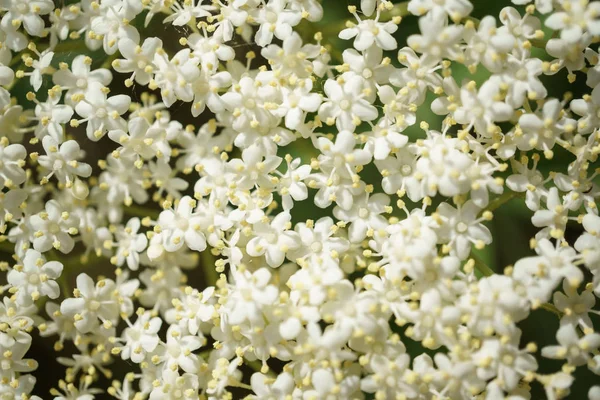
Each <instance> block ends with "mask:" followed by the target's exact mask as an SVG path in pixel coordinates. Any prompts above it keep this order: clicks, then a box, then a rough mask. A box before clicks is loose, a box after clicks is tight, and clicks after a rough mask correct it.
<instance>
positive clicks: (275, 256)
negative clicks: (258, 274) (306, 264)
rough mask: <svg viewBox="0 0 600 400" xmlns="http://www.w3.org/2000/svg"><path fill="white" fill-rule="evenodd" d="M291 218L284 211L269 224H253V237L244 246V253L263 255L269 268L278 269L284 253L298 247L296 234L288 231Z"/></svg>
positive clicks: (253, 255)
mask: <svg viewBox="0 0 600 400" xmlns="http://www.w3.org/2000/svg"><path fill="white" fill-rule="evenodd" d="M291 218H292V216H291V215H290V213H289V212H285V211H284V212H282V213H279V214H277V216H275V218H273V220H272V221H270V223H268V221H267V222H258V223H256V224H254V225H253V226H252V232H253V233H254V235H255V236H254V237H253V238H252V239H250V241H249V242H248V244H247V245H246V252H247V253H248V254H249V255H251V256H252V257H259V256H262V255H263V254H264V255H265V257H266V260H267V264H269V266H271V267H273V268H277V267H279V266H280V265H281V264H282V263H283V260H284V258H285V255H286V253H287V252H288V251H290V250H293V249H295V248H297V247H298V246H299V245H300V243H299V236H298V234H297V233H296V232H294V231H290V230H289V228H290V226H291V222H290V220H291Z"/></svg>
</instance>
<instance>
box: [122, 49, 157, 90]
mask: <svg viewBox="0 0 600 400" xmlns="http://www.w3.org/2000/svg"><path fill="white" fill-rule="evenodd" d="M118 46H119V52H120V53H121V54H122V55H123V57H125V59H116V60H115V61H113V62H112V67H113V68H114V69H115V71H117V72H120V73H122V74H124V73H129V72H131V76H130V77H129V78H128V79H127V80H126V85H129V86H131V85H133V81H134V80H135V82H137V83H139V84H140V85H147V84H148V83H149V82H150V79H152V75H151V73H152V72H153V70H154V64H153V60H154V55H155V54H156V52H157V51H158V49H159V48H162V40H160V39H159V38H156V37H151V38H147V39H146V40H144V43H142V45H141V46H140V45H138V44H137V43H136V42H134V41H133V40H131V39H129V38H123V39H121V40H119V43H118Z"/></svg>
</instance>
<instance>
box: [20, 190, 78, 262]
mask: <svg viewBox="0 0 600 400" xmlns="http://www.w3.org/2000/svg"><path fill="white" fill-rule="evenodd" d="M78 222H79V218H78V217H77V216H76V215H73V214H72V213H69V212H68V211H65V209H64V208H63V207H62V206H61V205H60V204H59V203H58V202H57V201H56V200H50V201H48V202H47V203H46V207H45V211H41V212H39V213H37V214H36V215H32V216H31V220H30V224H31V228H32V230H33V232H32V233H33V238H32V243H33V248H34V249H36V250H37V251H39V252H42V253H45V252H47V251H48V250H50V249H52V248H53V247H54V248H55V249H57V250H59V251H61V252H62V253H64V254H67V253H70V252H71V250H73V247H74V246H75V241H74V240H73V238H72V237H71V236H70V235H76V234H77V233H78V230H77V228H76V226H77V225H78Z"/></svg>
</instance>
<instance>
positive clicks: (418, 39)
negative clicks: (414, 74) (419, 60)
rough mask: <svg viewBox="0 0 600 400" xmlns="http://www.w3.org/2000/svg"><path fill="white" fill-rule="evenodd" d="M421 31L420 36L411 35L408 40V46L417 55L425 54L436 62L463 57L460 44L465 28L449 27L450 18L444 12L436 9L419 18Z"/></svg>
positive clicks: (459, 26) (460, 26) (458, 26)
mask: <svg viewBox="0 0 600 400" xmlns="http://www.w3.org/2000/svg"><path fill="white" fill-rule="evenodd" d="M432 27H436V29H432ZM419 30H420V31H421V34H420V35H411V36H409V37H408V39H407V44H408V45H409V46H410V47H411V48H412V49H413V50H414V51H416V52H417V53H422V54H425V55H427V56H428V57H430V58H433V59H435V60H440V59H442V58H449V59H457V58H459V57H460V56H461V50H460V47H459V46H458V42H459V40H460V38H461V34H462V32H463V26H462V25H450V26H448V16H447V15H446V13H445V11H444V10H442V9H440V8H434V9H432V10H431V11H430V12H429V13H427V14H425V15H424V16H422V17H421V18H419Z"/></svg>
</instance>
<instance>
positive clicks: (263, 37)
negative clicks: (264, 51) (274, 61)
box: [254, 0, 302, 47]
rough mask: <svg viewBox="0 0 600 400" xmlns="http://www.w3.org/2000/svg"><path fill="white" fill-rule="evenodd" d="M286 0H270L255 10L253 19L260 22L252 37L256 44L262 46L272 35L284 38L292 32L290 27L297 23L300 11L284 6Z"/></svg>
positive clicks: (267, 42)
mask: <svg viewBox="0 0 600 400" xmlns="http://www.w3.org/2000/svg"><path fill="white" fill-rule="evenodd" d="M287 3H288V1H287V0H270V1H269V2H268V3H267V4H265V5H264V7H261V8H260V9H258V10H257V12H256V15H255V17H254V18H255V20H256V22H258V23H259V24H260V27H259V28H258V31H257V32H256V35H255V37H254V40H256V44H257V45H259V46H261V47H264V46H266V45H268V44H270V43H271V41H272V40H273V36H275V37H276V38H277V39H281V40H283V39H285V38H286V37H288V36H290V35H291V34H292V27H293V26H296V25H298V23H299V22H300V20H301V18H302V13H301V12H300V11H297V10H290V9H287V8H286V5H287Z"/></svg>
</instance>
